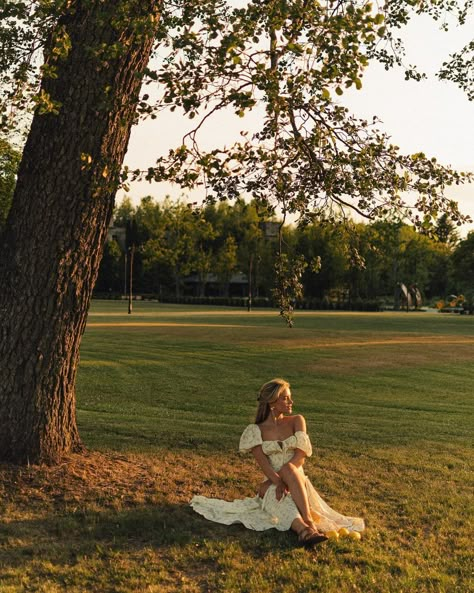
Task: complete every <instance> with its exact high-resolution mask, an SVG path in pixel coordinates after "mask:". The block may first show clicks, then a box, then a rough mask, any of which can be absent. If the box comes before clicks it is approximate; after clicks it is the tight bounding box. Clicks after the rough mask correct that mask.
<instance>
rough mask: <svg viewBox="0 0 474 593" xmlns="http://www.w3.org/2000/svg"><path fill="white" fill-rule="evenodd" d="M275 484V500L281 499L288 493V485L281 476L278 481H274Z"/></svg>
mask: <svg viewBox="0 0 474 593" xmlns="http://www.w3.org/2000/svg"><path fill="white" fill-rule="evenodd" d="M275 486H276V491H275V496H276V499H277V500H281V499H282V498H283V497H284V496H286V495H287V494H288V486H287V485H286V484H285V482H284V481H283V480H282V479H281V478H280V479H279V480H278V482H276V483H275Z"/></svg>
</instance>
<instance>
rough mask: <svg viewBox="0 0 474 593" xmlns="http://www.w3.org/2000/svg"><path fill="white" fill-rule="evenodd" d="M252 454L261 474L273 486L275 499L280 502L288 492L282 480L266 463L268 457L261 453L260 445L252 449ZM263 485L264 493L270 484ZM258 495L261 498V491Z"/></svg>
mask: <svg viewBox="0 0 474 593" xmlns="http://www.w3.org/2000/svg"><path fill="white" fill-rule="evenodd" d="M252 453H253V456H254V457H255V459H256V460H257V463H258V465H259V466H260V467H261V469H262V471H263V473H264V474H265V475H266V476H267V478H268V480H269V481H270V482H271V483H272V484H275V486H276V497H277V500H280V499H281V497H282V496H283V495H284V494H285V493H286V492H287V490H288V489H287V487H286V484H285V482H284V480H283V478H282V477H281V476H280V474H278V473H277V472H276V471H275V470H274V469H273V467H272V466H271V463H270V462H269V461H268V457H267V456H266V455H265V453H264V452H263V449H262V445H258V446H257V447H254V448H253V449H252ZM265 485H266V487H265V488H264V489H263V490H264V491H266V490H267V489H268V487H269V486H270V484H267V483H266V482H265ZM263 493H264V492H263ZM259 495H260V496H262V490H261V491H260V492H259Z"/></svg>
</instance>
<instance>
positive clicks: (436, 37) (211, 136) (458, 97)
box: [125, 16, 474, 234]
mask: <svg viewBox="0 0 474 593" xmlns="http://www.w3.org/2000/svg"><path fill="white" fill-rule="evenodd" d="M473 30H474V16H472V17H471V19H470V22H468V24H467V25H465V26H464V27H462V28H460V27H458V26H452V27H451V30H450V31H448V32H447V33H446V32H443V31H440V30H439V26H438V25H437V24H436V23H434V22H433V21H432V20H431V19H430V18H429V17H426V16H422V17H416V19H414V20H412V21H411V23H410V24H409V25H408V26H407V27H405V28H404V29H403V30H402V31H400V35H401V36H402V37H403V39H404V41H405V45H406V54H407V55H406V63H407V64H416V65H418V66H419V68H420V70H424V71H425V72H426V73H427V74H428V77H429V78H428V80H424V81H421V82H413V81H410V82H407V81H405V80H404V74H403V72H402V71H401V70H399V69H398V70H390V71H388V72H387V71H385V70H384V69H383V67H382V66H380V65H378V64H373V65H371V66H370V67H369V68H368V69H367V71H366V73H365V75H364V78H363V88H362V90H360V91H355V90H354V91H351V92H349V93H346V94H344V96H343V97H342V98H341V102H342V103H344V104H346V105H347V107H349V108H350V109H351V110H352V111H353V112H354V114H355V115H357V116H360V117H364V118H372V116H374V115H377V116H378V117H379V119H380V120H381V123H380V124H379V128H380V129H381V130H382V131H385V132H386V133H388V134H389V135H390V136H391V140H392V142H393V143H394V144H396V145H397V146H399V147H400V149H401V151H402V152H403V153H407V154H411V153H414V152H420V151H422V152H424V153H425V154H427V155H428V156H434V157H436V158H437V159H438V161H440V162H441V163H443V164H449V165H452V166H453V167H454V168H456V169H459V170H464V171H474V102H472V101H471V102H470V101H468V99H467V97H466V95H465V93H464V92H463V91H462V90H461V89H459V88H458V87H457V86H456V85H455V84H453V83H450V82H441V81H439V80H437V79H436V78H435V76H434V73H435V72H436V71H437V70H438V69H439V67H440V66H441V64H442V63H443V61H445V60H446V59H447V57H448V56H449V54H450V53H452V52H454V51H457V50H459V49H461V48H462V47H463V46H464V45H465V44H467V43H468V42H469V41H470V40H472V31H473ZM258 117H259V115H258V112H254V113H251V114H250V115H249V116H246V117H245V118H243V119H241V118H238V117H237V116H234V115H233V114H229V113H222V114H220V115H219V116H218V117H217V118H215V120H214V121H213V123H212V125H210V126H208V128H206V131H205V133H204V134H203V135H202V136H201V139H202V142H203V148H212V147H215V146H218V145H222V144H230V143H231V142H233V141H235V140H236V139H237V138H238V133H239V131H240V130H242V129H248V128H249V127H252V126H251V123H252V118H258ZM247 122H248V123H247ZM189 124H190V122H189V120H187V119H185V118H184V117H182V116H181V115H178V114H162V115H160V116H159V117H158V118H157V119H156V120H146V121H143V122H141V123H139V124H138V125H137V126H135V128H134V129H133V131H132V136H131V139H130V144H129V149H128V153H127V156H126V160H125V164H127V165H128V166H130V167H131V168H142V169H145V168H147V167H148V166H152V165H153V164H154V162H155V160H156V157H157V156H158V155H160V154H163V153H166V152H167V151H168V149H169V148H173V147H176V146H178V145H179V144H181V138H182V136H183V134H184V133H185V132H186V131H187V130H188V129H189V128H190V125H189ZM447 193H448V196H449V197H451V198H453V199H455V200H458V201H459V204H460V206H461V209H462V210H463V211H464V212H466V213H469V214H470V215H471V217H472V218H473V219H474V185H470V186H461V187H454V188H452V189H450V190H449V191H448V192H447ZM166 194H169V195H171V196H172V197H173V198H178V197H179V196H180V195H182V194H183V192H182V190H181V188H179V187H177V186H172V185H170V184H157V183H152V184H150V183H148V182H141V183H134V184H132V186H131V191H130V192H129V195H131V196H132V198H133V199H134V200H136V201H138V200H139V199H140V198H141V197H143V196H145V195H152V196H154V197H156V198H162V197H164V196H165V195H166ZM202 196H203V193H202V191H200V190H199V191H195V192H193V194H192V200H193V201H199V199H200V198H201V197H202ZM471 229H474V224H471V225H469V226H467V227H466V228H464V229H463V234H464V233H465V232H467V230H471Z"/></svg>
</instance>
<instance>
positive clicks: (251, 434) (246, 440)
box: [239, 424, 262, 453]
mask: <svg viewBox="0 0 474 593" xmlns="http://www.w3.org/2000/svg"><path fill="white" fill-rule="evenodd" d="M261 444H262V433H261V432H260V428H259V427H258V426H257V425H256V424H249V425H248V426H247V428H246V429H245V430H244V432H243V433H242V436H241V437H240V444H239V452H240V453H248V452H249V451H251V450H252V449H253V448H254V447H257V446H258V445H261Z"/></svg>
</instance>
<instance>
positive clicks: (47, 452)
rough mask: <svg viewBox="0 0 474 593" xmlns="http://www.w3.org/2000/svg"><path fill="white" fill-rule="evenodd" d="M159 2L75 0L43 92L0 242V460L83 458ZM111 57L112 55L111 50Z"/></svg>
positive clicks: (64, 20)
mask: <svg viewBox="0 0 474 593" xmlns="http://www.w3.org/2000/svg"><path fill="white" fill-rule="evenodd" d="M160 4H161V3H160V2H159V1H156V0H75V1H74V0H73V1H71V2H69V4H68V8H67V11H65V14H63V15H62V16H61V17H60V19H59V21H58V26H59V27H63V28H64V29H63V30H65V31H66V32H67V34H68V35H69V37H70V40H71V49H70V51H69V53H68V55H67V57H66V58H64V59H62V60H59V61H58V62H57V65H56V67H57V78H48V79H45V80H43V84H42V89H43V90H44V91H45V92H46V93H49V95H50V96H51V98H52V99H54V100H55V101H59V102H60V103H61V106H60V108H59V113H58V114H52V113H50V114H43V115H39V114H38V113H37V114H35V116H34V119H33V122H32V127H31V130H30V134H29V137H28V140H27V143H26V145H25V149H24V153H23V158H22V162H21V165H20V168H19V173H18V180H17V186H16V191H15V195H14V198H13V204H12V208H11V211H10V214H9V218H8V221H7V226H6V230H5V232H4V234H3V235H2V237H1V240H0V250H1V251H0V324H1V325H0V459H2V460H6V461H13V462H16V463H41V462H45V463H55V462H57V461H58V460H59V459H60V458H61V456H63V455H64V454H65V453H68V452H71V451H75V450H79V449H80V448H81V441H80V438H79V433H78V429H77V425H76V404H75V379H76V371H77V366H78V361H79V345H80V342H81V338H82V335H83V332H84V328H85V324H86V317H87V311H88V308H89V303H90V298H91V293H92V288H93V286H94V282H95V279H96V276H97V272H98V268H99V263H100V259H101V256H102V251H103V247H104V244H105V241H106V237H107V228H108V225H109V222H110V218H111V214H112V210H113V205H114V197H115V192H116V188H117V181H118V177H119V172H120V168H121V165H122V162H123V158H124V155H125V152H126V148H127V144H128V139H129V135H130V129H131V126H132V123H133V121H134V118H135V112H136V104H137V101H138V95H139V90H140V86H141V75H142V73H143V71H144V68H145V67H146V65H147V63H148V60H149V56H150V53H151V50H152V46H153V41H154V34H155V32H156V26H157V24H158V19H159V14H160ZM112 50H113V51H112Z"/></svg>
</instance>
